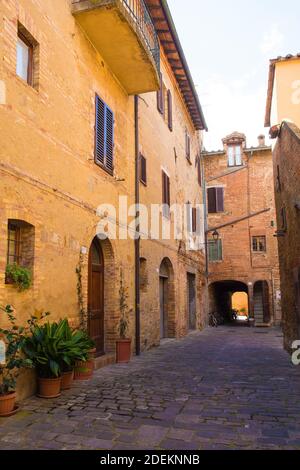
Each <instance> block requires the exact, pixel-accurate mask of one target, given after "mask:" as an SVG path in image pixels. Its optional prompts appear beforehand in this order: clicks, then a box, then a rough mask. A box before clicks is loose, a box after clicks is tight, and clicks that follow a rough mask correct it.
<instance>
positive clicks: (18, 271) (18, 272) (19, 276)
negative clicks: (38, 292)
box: [5, 263, 32, 291]
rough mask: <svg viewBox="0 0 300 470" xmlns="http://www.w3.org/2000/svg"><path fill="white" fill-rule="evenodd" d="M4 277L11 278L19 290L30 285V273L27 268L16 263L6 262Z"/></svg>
mask: <svg viewBox="0 0 300 470" xmlns="http://www.w3.org/2000/svg"><path fill="white" fill-rule="evenodd" d="M5 275H6V278H7V279H8V280H11V282H12V283H13V284H15V285H16V286H17V287H18V288H19V290H20V291H23V290H27V289H29V288H30V287H31V283H32V275H31V271H30V269H28V268H24V267H22V266H19V265H18V264H16V263H14V264H8V265H7V266H6V271H5Z"/></svg>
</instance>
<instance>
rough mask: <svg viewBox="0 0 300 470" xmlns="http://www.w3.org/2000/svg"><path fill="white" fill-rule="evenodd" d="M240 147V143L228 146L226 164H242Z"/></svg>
mask: <svg viewBox="0 0 300 470" xmlns="http://www.w3.org/2000/svg"><path fill="white" fill-rule="evenodd" d="M242 163H243V162H242V148H241V146H240V145H229V146H228V166H241V165H242Z"/></svg>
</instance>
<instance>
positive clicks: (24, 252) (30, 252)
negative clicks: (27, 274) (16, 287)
mask: <svg viewBox="0 0 300 470" xmlns="http://www.w3.org/2000/svg"><path fill="white" fill-rule="evenodd" d="M34 239H35V229H34V226H33V225H30V224H28V223H27V222H25V221H22V220H12V219H11V220H9V221H8V224H7V257H6V261H7V265H8V266H12V265H14V264H16V265H18V266H22V267H24V268H29V269H33V265H34ZM5 282H6V283H7V284H9V283H10V282H9V279H6V280H5Z"/></svg>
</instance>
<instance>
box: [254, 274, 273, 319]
mask: <svg viewBox="0 0 300 470" xmlns="http://www.w3.org/2000/svg"><path fill="white" fill-rule="evenodd" d="M253 306H254V320H255V325H263V324H265V325H268V324H269V323H270V321H271V314H270V303H269V285H268V283H267V281H258V282H256V283H255V284H254V288H253Z"/></svg>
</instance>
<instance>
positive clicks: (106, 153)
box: [95, 96, 114, 172]
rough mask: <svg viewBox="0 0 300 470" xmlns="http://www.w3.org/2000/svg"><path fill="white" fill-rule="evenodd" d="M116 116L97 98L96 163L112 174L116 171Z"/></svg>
mask: <svg viewBox="0 0 300 470" xmlns="http://www.w3.org/2000/svg"><path fill="white" fill-rule="evenodd" d="M113 154H114V115H113V112H112V111H111V110H110V109H109V107H108V106H107V105H106V104H105V103H104V102H103V101H102V100H101V99H100V98H99V96H96V132H95V162H96V163H97V164H100V165H102V166H104V167H105V168H106V169H107V170H109V171H110V172H113V169H114V158H113Z"/></svg>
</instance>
